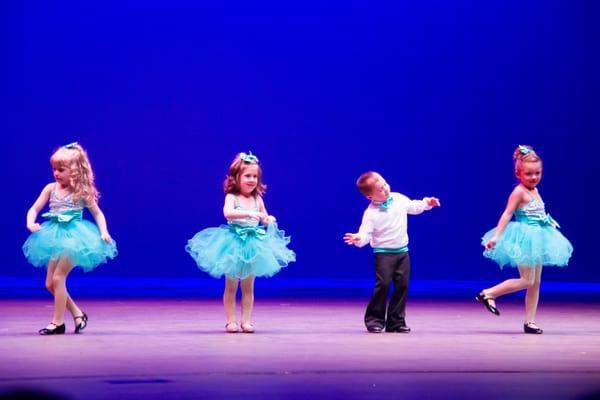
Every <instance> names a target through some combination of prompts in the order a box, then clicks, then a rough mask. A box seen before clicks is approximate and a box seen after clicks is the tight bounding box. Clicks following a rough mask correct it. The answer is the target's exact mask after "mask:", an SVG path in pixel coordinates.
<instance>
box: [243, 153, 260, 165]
mask: <svg viewBox="0 0 600 400" xmlns="http://www.w3.org/2000/svg"><path fill="white" fill-rule="evenodd" d="M240 158H241V159H242V161H243V162H247V163H256V164H258V157H256V156H255V155H254V154H252V152H251V151H249V152H248V154H246V153H240Z"/></svg>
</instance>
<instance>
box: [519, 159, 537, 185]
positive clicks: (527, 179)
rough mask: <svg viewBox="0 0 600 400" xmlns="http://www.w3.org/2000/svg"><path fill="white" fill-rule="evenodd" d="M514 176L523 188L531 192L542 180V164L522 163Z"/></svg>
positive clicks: (534, 162) (533, 162) (535, 162)
mask: <svg viewBox="0 0 600 400" xmlns="http://www.w3.org/2000/svg"><path fill="white" fill-rule="evenodd" d="M516 175H517V178H518V179H519V181H521V184H522V185H523V186H525V187H526V188H527V189H529V190H533V189H534V188H535V187H536V186H537V185H538V183H540V180H541V179H542V162H541V161H526V162H523V163H521V165H520V167H519V168H518V169H517V172H516Z"/></svg>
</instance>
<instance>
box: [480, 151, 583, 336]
mask: <svg viewBox="0 0 600 400" xmlns="http://www.w3.org/2000/svg"><path fill="white" fill-rule="evenodd" d="M513 159H514V162H515V174H516V176H517V178H518V179H519V184H518V185H517V186H516V187H515V189H514V190H513V191H512V193H511V195H510V197H509V198H508V204H507V206H506V209H505V210H504V213H503V214H502V216H501V217H500V221H498V226H497V227H496V228H494V229H492V230H490V231H489V232H487V233H486V234H485V235H484V236H483V238H482V244H483V245H484V246H485V251H484V253H483V255H484V256H485V257H488V258H490V259H492V260H494V261H496V262H497V263H498V264H499V265H500V267H501V268H502V267H503V266H504V265H510V266H511V267H516V268H518V269H519V274H520V278H518V279H508V280H506V281H504V282H502V283H500V284H498V285H496V286H494V287H491V288H488V289H484V290H482V291H481V292H480V293H479V294H478V295H477V300H479V301H481V302H482V303H483V304H484V306H485V307H486V308H487V309H488V310H489V311H490V312H492V313H494V314H496V315H500V311H498V308H497V307H496V304H495V302H494V299H496V298H497V297H498V296H502V295H504V294H507V293H512V292H516V291H518V290H522V289H526V290H527V294H526V296H525V324H524V325H523V330H524V331H525V333H534V334H541V333H543V330H542V329H541V328H540V327H539V326H538V325H536V323H535V314H536V311H537V306H538V299H539V295H540V279H541V275H542V266H546V265H555V266H559V267H564V266H566V265H567V262H568V261H569V258H570V257H571V254H572V252H573V246H571V243H569V241H568V240H567V239H566V238H565V237H564V236H563V235H562V234H561V233H560V232H559V231H558V229H557V228H559V225H558V223H557V222H556V221H555V220H554V219H552V217H551V216H550V214H546V210H545V208H544V202H543V201H542V198H541V196H540V193H539V191H538V190H537V185H538V184H539V183H540V180H541V179H542V160H541V158H540V157H539V155H538V154H537V153H536V152H535V151H534V150H533V148H532V147H531V146H518V147H517V149H516V150H515V152H514V154H513ZM513 214H514V216H515V220H514V221H511V218H512V216H513Z"/></svg>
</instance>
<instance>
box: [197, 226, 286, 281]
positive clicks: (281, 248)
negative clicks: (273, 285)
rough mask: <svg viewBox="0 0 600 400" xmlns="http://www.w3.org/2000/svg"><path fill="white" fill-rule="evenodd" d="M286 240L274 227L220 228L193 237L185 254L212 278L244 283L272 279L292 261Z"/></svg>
mask: <svg viewBox="0 0 600 400" xmlns="http://www.w3.org/2000/svg"><path fill="white" fill-rule="evenodd" d="M289 242H290V237H289V236H287V237H286V236H285V232H284V231H282V230H279V229H278V228H277V224H276V223H271V224H269V225H268V226H267V227H266V229H265V227H262V226H240V225H221V226H220V227H218V228H207V229H203V230H201V231H200V232H198V233H196V234H195V235H194V237H193V238H191V239H190V240H188V243H187V245H186V246H185V250H186V251H187V252H188V253H190V255H191V256H192V258H193V259H194V260H195V261H196V264H198V268H200V269H201V270H202V271H204V272H207V273H208V274H210V275H211V276H213V277H215V278H220V277H221V276H223V275H225V276H227V277H228V278H239V279H245V278H248V277H250V276H267V277H268V276H273V275H275V274H276V273H277V272H279V271H280V270H281V268H283V267H286V266H287V265H288V264H289V263H290V262H293V261H296V254H295V253H294V252H293V251H292V250H290V249H288V248H287V244H288V243H289Z"/></svg>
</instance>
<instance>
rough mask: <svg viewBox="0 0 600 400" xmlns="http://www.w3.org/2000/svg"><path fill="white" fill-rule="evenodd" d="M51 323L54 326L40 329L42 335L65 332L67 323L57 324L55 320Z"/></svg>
mask: <svg viewBox="0 0 600 400" xmlns="http://www.w3.org/2000/svg"><path fill="white" fill-rule="evenodd" d="M50 325H52V326H54V328H53V329H51V328H42V329H40V330H39V331H38V333H39V334H40V335H46V336H47V335H64V333H65V324H64V323H63V324H60V325H56V324H55V323H54V322H50Z"/></svg>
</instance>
